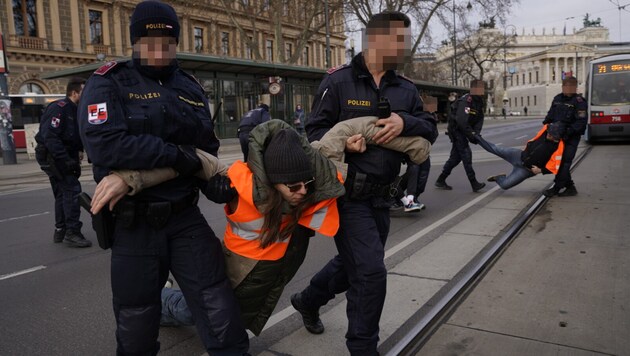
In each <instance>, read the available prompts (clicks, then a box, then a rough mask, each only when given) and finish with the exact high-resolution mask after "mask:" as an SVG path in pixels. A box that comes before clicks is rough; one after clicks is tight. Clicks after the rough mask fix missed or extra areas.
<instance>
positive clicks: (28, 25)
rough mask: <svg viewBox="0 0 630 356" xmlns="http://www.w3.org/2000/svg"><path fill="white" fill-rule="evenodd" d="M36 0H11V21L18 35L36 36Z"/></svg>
mask: <svg viewBox="0 0 630 356" xmlns="http://www.w3.org/2000/svg"><path fill="white" fill-rule="evenodd" d="M35 3H36V0H13V22H14V23H15V34H16V35H18V36H26V37H37V12H36V9H35Z"/></svg>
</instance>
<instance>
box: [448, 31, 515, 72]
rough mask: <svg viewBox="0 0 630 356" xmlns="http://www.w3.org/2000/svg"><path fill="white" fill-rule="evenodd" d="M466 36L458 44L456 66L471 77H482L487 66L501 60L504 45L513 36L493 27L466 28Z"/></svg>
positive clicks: (508, 42) (509, 42)
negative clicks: (505, 34)
mask: <svg viewBox="0 0 630 356" xmlns="http://www.w3.org/2000/svg"><path fill="white" fill-rule="evenodd" d="M465 32H466V33H467V34H468V35H467V36H466V38H465V39H464V40H463V41H461V42H459V44H458V52H459V55H458V67H459V70H460V73H465V74H466V75H468V76H469V77H470V78H471V79H484V75H485V74H486V71H487V70H488V68H489V67H490V66H491V65H493V64H494V63H496V62H497V61H499V62H500V61H502V60H503V52H504V50H505V48H506V46H509V45H510V44H511V43H512V41H514V37H513V36H504V34H503V32H501V31H500V30H498V29H494V28H484V27H481V28H477V29H474V30H473V29H471V28H466V29H465Z"/></svg>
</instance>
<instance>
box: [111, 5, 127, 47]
mask: <svg viewBox="0 0 630 356" xmlns="http://www.w3.org/2000/svg"><path fill="white" fill-rule="evenodd" d="M112 16H113V20H114V45H113V46H111V48H112V52H113V53H110V55H111V54H113V55H116V56H124V55H125V53H123V47H122V31H121V30H122V23H121V21H120V20H121V19H122V14H121V11H120V4H119V3H114V7H113V10H112Z"/></svg>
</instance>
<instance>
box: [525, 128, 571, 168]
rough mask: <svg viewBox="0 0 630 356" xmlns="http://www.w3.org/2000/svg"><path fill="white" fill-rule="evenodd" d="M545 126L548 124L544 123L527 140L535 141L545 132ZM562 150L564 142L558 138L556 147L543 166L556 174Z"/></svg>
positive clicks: (560, 161)
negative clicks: (533, 135)
mask: <svg viewBox="0 0 630 356" xmlns="http://www.w3.org/2000/svg"><path fill="white" fill-rule="evenodd" d="M547 126H548V125H544V126H543V128H542V129H540V131H538V133H537V134H536V136H535V137H534V138H532V139H531V140H529V141H527V142H532V141H536V140H537V139H538V138H539V137H540V136H542V135H543V134H546V132H547ZM562 152H564V142H563V141H562V140H560V142H558V149H556V150H555V152H554V153H553V154H552V155H551V157H550V158H549V161H547V164H546V165H545V168H547V169H548V170H549V171H550V172H551V173H553V174H558V170H559V169H560V163H562Z"/></svg>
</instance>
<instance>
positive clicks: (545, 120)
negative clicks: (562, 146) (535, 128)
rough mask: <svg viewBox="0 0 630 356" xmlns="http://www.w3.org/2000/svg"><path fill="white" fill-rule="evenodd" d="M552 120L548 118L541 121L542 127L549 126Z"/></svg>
mask: <svg viewBox="0 0 630 356" xmlns="http://www.w3.org/2000/svg"><path fill="white" fill-rule="evenodd" d="M552 121H553V120H552V119H551V118H550V117H545V119H544V120H543V125H547V124H550V123H551V122H552Z"/></svg>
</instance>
